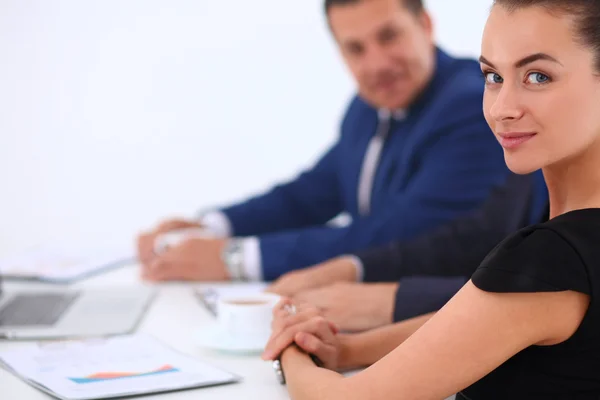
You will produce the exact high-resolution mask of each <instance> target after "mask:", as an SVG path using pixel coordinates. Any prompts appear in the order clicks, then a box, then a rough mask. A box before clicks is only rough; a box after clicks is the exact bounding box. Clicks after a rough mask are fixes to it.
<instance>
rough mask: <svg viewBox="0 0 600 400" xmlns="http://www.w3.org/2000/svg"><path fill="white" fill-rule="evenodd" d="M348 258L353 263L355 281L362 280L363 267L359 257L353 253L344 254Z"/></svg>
mask: <svg viewBox="0 0 600 400" xmlns="http://www.w3.org/2000/svg"><path fill="white" fill-rule="evenodd" d="M345 257H348V259H349V260H350V261H351V262H352V264H354V268H356V282H362V281H363V280H364V278H365V267H364V265H363V262H362V260H361V259H360V258H358V257H357V256H354V255H351V254H350V255H346V256H345Z"/></svg>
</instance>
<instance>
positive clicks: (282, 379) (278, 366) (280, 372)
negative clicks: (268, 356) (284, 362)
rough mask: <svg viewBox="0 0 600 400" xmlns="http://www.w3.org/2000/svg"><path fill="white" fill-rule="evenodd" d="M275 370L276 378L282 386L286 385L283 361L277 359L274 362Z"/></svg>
mask: <svg viewBox="0 0 600 400" xmlns="http://www.w3.org/2000/svg"><path fill="white" fill-rule="evenodd" d="M273 370H274V371H275V376H276V377H277V380H278V381H279V383H281V384H282V385H285V375H283V367H282V366H281V359H279V358H278V359H277V360H275V361H273Z"/></svg>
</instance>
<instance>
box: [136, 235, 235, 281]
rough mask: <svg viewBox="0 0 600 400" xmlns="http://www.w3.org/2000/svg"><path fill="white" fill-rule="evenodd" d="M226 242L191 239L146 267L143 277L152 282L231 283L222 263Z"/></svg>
mask: <svg viewBox="0 0 600 400" xmlns="http://www.w3.org/2000/svg"><path fill="white" fill-rule="evenodd" d="M226 241H227V240H226V239H200V238H190V239H186V240H184V241H183V242H181V243H180V244H179V245H177V246H174V247H170V248H168V249H167V250H166V251H165V252H164V253H162V254H159V255H156V256H155V258H154V259H153V260H152V261H151V262H150V263H149V264H148V265H143V266H142V277H143V278H144V279H148V280H152V281H167V280H184V281H224V280H228V279H230V276H229V274H228V272H227V268H226V267H225V264H224V263H223V260H222V259H221V253H222V251H223V248H224V247H225V243H226Z"/></svg>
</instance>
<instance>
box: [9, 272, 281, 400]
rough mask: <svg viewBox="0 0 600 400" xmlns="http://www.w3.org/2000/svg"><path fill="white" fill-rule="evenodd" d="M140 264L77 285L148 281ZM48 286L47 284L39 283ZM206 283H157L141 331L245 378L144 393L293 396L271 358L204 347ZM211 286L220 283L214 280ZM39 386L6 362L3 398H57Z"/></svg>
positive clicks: (169, 398) (168, 398)
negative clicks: (200, 294)
mask: <svg viewBox="0 0 600 400" xmlns="http://www.w3.org/2000/svg"><path fill="white" fill-rule="evenodd" d="M137 272H138V271H137V268H136V267H135V266H130V267H126V268H122V269H118V270H115V271H112V272H109V273H106V274H103V275H100V276H97V277H94V278H90V279H87V280H85V281H82V282H80V283H78V284H75V285H74V286H75V287H81V288H90V287H102V286H115V285H133V286H136V285H142V283H141V282H140V280H139V279H138V275H137ZM23 285H27V287H32V284H31V283H27V284H23V283H12V282H4V286H5V288H7V289H10V288H18V287H23ZM33 285H36V286H39V287H40V288H43V287H44V285H41V284H33ZM201 286H202V285H198V284H195V285H186V284H162V285H157V288H158V294H157V297H156V298H155V299H154V301H153V303H152V305H151V306H150V308H149V310H148V312H147V313H146V314H145V316H144V318H143V320H142V321H141V323H140V325H139V326H138V331H139V332H145V333H149V334H151V335H153V336H154V337H156V338H158V339H160V340H162V341H164V342H165V343H166V344H168V345H170V346H171V347H173V348H174V349H176V350H179V351H181V352H183V353H185V354H189V355H191V356H193V357H197V358H198V359H201V360H203V361H206V362H208V363H210V364H213V365H215V366H217V367H220V368H222V369H225V370H227V371H230V372H232V373H234V374H237V375H239V376H241V377H242V378H243V381H242V382H241V383H237V384H232V385H225V386H219V387H214V388H202V389H196V390H188V391H182V392H173V393H167V394H160V395H152V396H144V397H140V398H144V399H163V400H176V399H177V400H183V399H199V398H202V399H203V400H210V399H219V400H226V399H236V400H237V399H242V398H252V399H274V400H276V399H289V396H288V394H287V391H286V389H285V387H284V386H281V385H280V384H279V383H278V382H277V380H276V378H275V375H274V373H273V370H272V368H271V363H270V362H265V361H262V360H261V359H260V358H259V357H258V356H237V355H231V354H223V353H218V352H213V351H210V350H206V349H203V348H201V347H200V346H198V345H197V344H196V343H195V340H194V335H195V334H196V333H197V332H198V331H199V330H200V329H202V327H203V325H205V324H208V323H210V322H211V319H212V318H213V317H212V316H211V315H210V313H208V311H206V309H205V308H204V307H203V306H202V305H201V304H199V303H198V301H197V300H196V299H195V297H194V296H193V294H192V290H191V289H192V287H201ZM209 286H211V287H215V285H214V284H210V285H209ZM23 345H24V343H23V342H9V341H0V351H1V350H6V349H10V348H16V347H18V346H23ZM51 398H52V397H51V396H48V395H46V394H44V393H42V392H40V391H38V390H37V389H34V388H33V387H31V386H29V385H28V384H26V383H24V382H23V381H21V380H19V379H17V378H16V377H15V376H13V375H12V374H10V373H8V372H6V371H5V370H3V369H1V368H0V399H2V400H17V399H18V400H48V399H51Z"/></svg>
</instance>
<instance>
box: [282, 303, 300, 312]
mask: <svg viewBox="0 0 600 400" xmlns="http://www.w3.org/2000/svg"><path fill="white" fill-rule="evenodd" d="M283 309H284V310H285V311H287V312H288V314H289V315H296V313H297V312H298V310H297V309H296V306H295V305H293V304H286V305H284V306H283Z"/></svg>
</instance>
